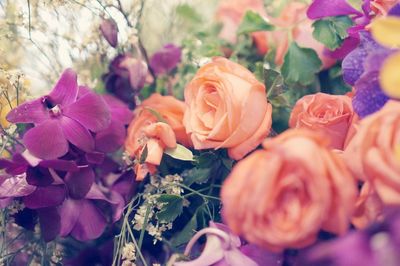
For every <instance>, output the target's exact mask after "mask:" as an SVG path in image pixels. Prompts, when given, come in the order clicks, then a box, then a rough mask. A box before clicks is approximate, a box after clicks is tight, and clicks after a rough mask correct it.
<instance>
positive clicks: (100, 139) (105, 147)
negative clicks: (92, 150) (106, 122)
mask: <svg viewBox="0 0 400 266" xmlns="http://www.w3.org/2000/svg"><path fill="white" fill-rule="evenodd" d="M125 137H126V129H125V126H124V124H122V123H121V122H119V121H116V120H111V124H110V126H109V127H108V128H107V129H105V130H102V131H100V132H98V133H96V136H95V145H96V150H98V151H101V152H105V153H108V152H114V151H117V150H118V149H119V148H121V147H122V145H123V144H124V142H125Z"/></svg>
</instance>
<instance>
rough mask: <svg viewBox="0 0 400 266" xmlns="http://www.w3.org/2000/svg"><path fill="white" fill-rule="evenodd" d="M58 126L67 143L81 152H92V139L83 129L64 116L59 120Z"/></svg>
mask: <svg viewBox="0 0 400 266" xmlns="http://www.w3.org/2000/svg"><path fill="white" fill-rule="evenodd" d="M60 124H61V128H62V132H63V134H64V136H65V138H66V139H67V140H68V141H69V142H71V143H72V144H74V145H75V146H76V147H78V148H80V149H81V150H83V151H86V152H90V151H93V149H94V139H93V137H92V135H91V134H90V132H89V131H88V130H87V129H86V128H85V127H83V126H82V125H81V124H80V123H78V122H77V121H75V120H73V119H71V118H69V117H66V116H64V117H62V118H61V119H60Z"/></svg>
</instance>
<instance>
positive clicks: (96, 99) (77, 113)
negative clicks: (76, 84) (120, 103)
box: [63, 93, 111, 132]
mask: <svg viewBox="0 0 400 266" xmlns="http://www.w3.org/2000/svg"><path fill="white" fill-rule="evenodd" d="M63 114H64V115H65V116H68V117H69V118H72V119H74V120H76V121H78V122H79V123H80V124H82V125H83V126H84V127H85V128H87V129H89V130H91V131H93V132H97V131H100V130H103V129H105V128H107V127H108V125H109V124H110V120H111V115H110V111H109V110H108V107H107V105H106V103H105V102H104V100H103V99H102V98H101V97H100V96H99V95H96V94H95V93H86V94H85V95H83V96H82V97H81V98H79V99H78V100H77V101H76V102H74V103H72V104H70V105H69V106H67V107H65V108H64V109H63Z"/></svg>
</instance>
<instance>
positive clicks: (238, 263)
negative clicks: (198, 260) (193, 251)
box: [213, 248, 269, 266]
mask: <svg viewBox="0 0 400 266" xmlns="http://www.w3.org/2000/svg"><path fill="white" fill-rule="evenodd" d="M243 265H246V266H259V265H258V264H257V263H256V262H255V261H254V260H252V259H251V258H249V257H247V256H245V255H244V254H243V253H242V252H240V250H238V249H237V248H233V249H230V250H227V251H225V254H224V259H223V260H222V261H220V262H218V263H216V264H214V265H213V266H243ZM268 266H269V265H268Z"/></svg>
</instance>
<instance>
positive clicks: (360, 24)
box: [307, 0, 375, 59]
mask: <svg viewBox="0 0 400 266" xmlns="http://www.w3.org/2000/svg"><path fill="white" fill-rule="evenodd" d="M370 2H371V0H363V4H362V7H361V9H362V11H359V10H357V9H355V8H354V7H352V6H351V5H350V4H349V3H348V2H347V1H346V0H314V1H313V2H312V3H311V5H310V7H309V8H308V10H307V16H308V17H309V18H310V19H314V20H315V19H321V18H324V17H331V16H350V17H351V18H352V19H353V21H354V23H355V25H354V26H352V27H350V28H349V29H348V30H347V32H348V37H347V38H346V39H345V40H344V41H343V44H342V46H341V47H339V48H338V49H336V50H334V51H327V54H328V55H329V56H331V57H333V58H337V59H342V58H344V57H345V56H346V55H347V54H348V53H350V52H351V51H352V50H354V49H355V48H356V47H357V45H358V44H359V42H360V36H359V32H360V31H362V30H365V26H367V25H368V24H369V23H370V21H371V19H372V18H373V17H374V16H375V14H374V13H373V12H372V10H371V4H370Z"/></svg>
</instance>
